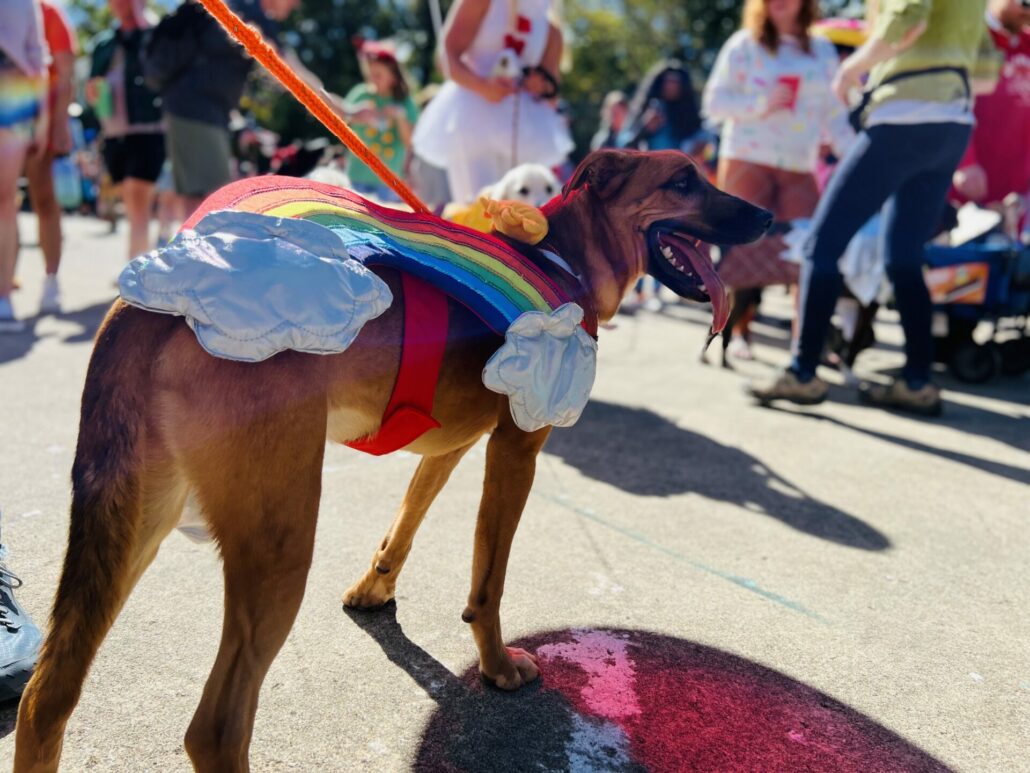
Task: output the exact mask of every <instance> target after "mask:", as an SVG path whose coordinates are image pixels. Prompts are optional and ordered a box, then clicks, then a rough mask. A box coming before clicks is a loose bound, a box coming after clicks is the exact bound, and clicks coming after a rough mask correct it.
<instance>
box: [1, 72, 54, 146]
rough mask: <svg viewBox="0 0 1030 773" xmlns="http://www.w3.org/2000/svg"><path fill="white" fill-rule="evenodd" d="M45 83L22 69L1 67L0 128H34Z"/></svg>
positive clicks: (27, 129)
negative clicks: (26, 73) (24, 72)
mask: <svg viewBox="0 0 1030 773" xmlns="http://www.w3.org/2000/svg"><path fill="white" fill-rule="evenodd" d="M44 83H45V82H44V81H43V80H41V79H39V78H33V77H30V76H28V75H23V74H22V73H21V71H20V70H17V69H3V68H0V128H4V129H15V128H24V129H25V131H29V130H30V129H31V128H32V122H33V121H34V120H35V118H36V116H37V115H39V108H40V104H41V101H42V99H43V95H44V93H45V88H44Z"/></svg>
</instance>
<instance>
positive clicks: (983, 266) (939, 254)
mask: <svg viewBox="0 0 1030 773" xmlns="http://www.w3.org/2000/svg"><path fill="white" fill-rule="evenodd" d="M1006 220H1008V221H1009V222H1008V225H1007V227H1006V228H1005V229H1004V230H1003V231H1001V230H993V231H991V232H989V233H987V234H984V235H982V236H979V237H977V238H975V239H973V240H972V241H970V242H967V243H965V244H963V245H961V246H959V247H944V246H938V245H931V246H929V247H927V249H926V263H927V266H928V269H927V272H926V280H927V286H928V287H929V289H930V297H931V299H932V301H933V303H934V340H935V344H936V358H937V361H938V362H941V363H944V364H946V365H947V366H948V370H949V371H950V372H951V374H952V375H953V376H954V377H955V378H957V379H958V380H960V381H964V382H966V383H971V384H982V383H985V382H987V381H990V380H991V379H993V378H995V377H996V376H997V375H998V374H999V373H1003V374H1005V375H1012V376H1019V375H1022V374H1023V373H1026V372H1027V371H1028V370H1030V330H1028V323H1030V245H1027V244H1024V243H1023V242H1022V241H1021V240H1020V239H1019V238H1018V237H1017V236H1016V234H1017V233H1018V227H1016V226H1015V224H1014V223H1013V220H1016V221H1018V217H1017V218H1013V217H1012V216H1011V215H1010V216H1009V217H1007V218H1006ZM1006 231H1007V232H1008V235H1006V233H1005V232H1006ZM984 322H986V323H988V324H989V325H990V329H991V332H990V336H989V337H988V338H987V339H986V340H984V339H983V338H982V337H981V340H979V341H978V340H977V339H976V338H975V337H974V332H976V330H977V328H978V327H979V326H980V324H981V323H984Z"/></svg>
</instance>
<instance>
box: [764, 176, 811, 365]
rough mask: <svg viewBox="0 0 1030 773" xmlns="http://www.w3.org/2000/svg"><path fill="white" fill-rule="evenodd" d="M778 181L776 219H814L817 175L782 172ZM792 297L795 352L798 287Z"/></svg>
mask: <svg viewBox="0 0 1030 773" xmlns="http://www.w3.org/2000/svg"><path fill="white" fill-rule="evenodd" d="M778 181H779V184H780V195H779V197H778V201H777V204H778V209H777V210H776V211H775V212H774V214H775V215H776V219H777V220H778V221H780V222H784V223H789V222H791V221H793V220H798V219H801V218H810V217H812V213H813V212H815V208H816V207H817V206H819V185H818V184H817V183H816V179H815V175H814V174H810V173H807V172H805V173H801V172H787V171H781V172H780V173H779V175H778ZM790 296H791V307H792V308H793V310H794V316H793V318H792V319H791V325H790V346H791V350H793V349H794V348H795V347H796V346H797V340H798V335H799V334H800V328H801V325H800V322H799V314H800V312H799V295H798V287H797V285H791V287H790Z"/></svg>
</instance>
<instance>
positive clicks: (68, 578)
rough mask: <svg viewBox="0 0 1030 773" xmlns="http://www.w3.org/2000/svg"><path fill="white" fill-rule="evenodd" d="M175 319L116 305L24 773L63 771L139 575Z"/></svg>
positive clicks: (27, 718) (41, 663)
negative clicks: (93, 681) (146, 473)
mask: <svg viewBox="0 0 1030 773" xmlns="http://www.w3.org/2000/svg"><path fill="white" fill-rule="evenodd" d="M176 323H177V320H176V319H175V318H174V317H169V316H166V315H159V314H152V313H148V312H144V311H141V310H139V309H135V308H132V307H130V306H126V305H125V304H123V303H121V302H118V303H116V304H115V306H114V307H112V309H111V311H110V312H108V315H107V318H106V319H105V320H104V322H103V324H102V325H101V327H100V331H99V332H98V334H97V339H96V345H95V347H94V350H93V355H92V357H91V359H90V363H89V370H88V372H87V375H86V384H85V387H84V389H83V394H82V411H81V420H80V424H79V440H78V446H77V448H76V451H75V462H74V465H73V467H72V505H71V523H70V527H69V534H68V551H67V553H66V555H65V560H64V569H63V571H62V574H61V580H60V584H59V586H58V589H57V596H56V598H55V600H54V607H53V612H52V614H51V620H50V630H49V633H48V635H47V637H46V641H45V643H44V645H43V648H42V650H41V652H40V656H39V660H38V662H37V665H36V669H35V673H34V675H33V677H32V679H31V681H30V682H29V684H28V686H27V687H26V690H25V694H24V696H23V698H22V703H21V707H20V711H19V717H18V736H17V758H16V762H15V769H16V770H23V769H24V770H37V769H38V770H46V769H50V768H51V767H53V769H56V764H57V759H58V757H59V755H60V749H61V737H62V736H63V731H64V724H65V722H67V719H68V717H69V716H70V714H71V711H72V709H73V708H74V707H75V704H76V703H77V702H78V699H79V693H80V691H81V687H82V682H83V680H84V678H85V676H86V672H87V671H88V670H89V667H90V665H91V664H92V661H93V657H94V655H95V654H96V651H97V648H98V647H99V646H100V642H101V640H102V639H103V638H104V635H105V634H106V633H107V630H108V629H109V628H110V626H111V624H112V623H113V622H114V618H115V616H116V615H117V614H118V612H119V611H120V609H121V606H122V603H123V602H124V600H125V598H126V596H127V594H128V591H129V587H128V586H129V585H130V583H131V575H132V573H133V566H132V565H131V564H132V561H133V555H134V541H135V539H136V533H137V529H138V527H139V523H140V519H141V510H142V497H141V470H142V467H143V462H144V443H145V433H146V426H147V416H146V408H147V401H148V395H149V394H150V392H151V389H150V386H151V382H152V374H151V369H152V363H153V362H154V354H155V352H156V351H157V348H158V344H159V342H161V341H163V340H166V336H167V333H166V332H165V329H166V328H169V327H170V326H171V325H174V324H176Z"/></svg>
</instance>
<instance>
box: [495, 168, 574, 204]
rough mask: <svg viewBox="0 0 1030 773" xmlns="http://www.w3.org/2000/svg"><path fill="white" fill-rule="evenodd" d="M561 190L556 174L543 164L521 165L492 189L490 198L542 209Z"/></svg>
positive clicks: (510, 171)
mask: <svg viewBox="0 0 1030 773" xmlns="http://www.w3.org/2000/svg"><path fill="white" fill-rule="evenodd" d="M560 189H561V183H559V182H558V178H557V177H555V176H554V172H552V171H551V170H550V169H548V168H547V167H546V166H543V165H542V164H520V165H519V166H517V167H515V168H514V169H511V170H509V171H508V173H507V174H505V175H504V177H502V178H501V179H500V180H498V181H497V182H496V183H494V184H493V185H492V186H491V189H490V194H489V195H490V198H492V199H498V200H502V201H523V202H525V203H526V204H531V205H533V206H534V207H542V206H543V205H544V204H546V203H547V202H548V201H550V200H551V199H552V198H554V195H555V194H556V193H557V192H558V191H559V190H560Z"/></svg>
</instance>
